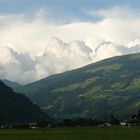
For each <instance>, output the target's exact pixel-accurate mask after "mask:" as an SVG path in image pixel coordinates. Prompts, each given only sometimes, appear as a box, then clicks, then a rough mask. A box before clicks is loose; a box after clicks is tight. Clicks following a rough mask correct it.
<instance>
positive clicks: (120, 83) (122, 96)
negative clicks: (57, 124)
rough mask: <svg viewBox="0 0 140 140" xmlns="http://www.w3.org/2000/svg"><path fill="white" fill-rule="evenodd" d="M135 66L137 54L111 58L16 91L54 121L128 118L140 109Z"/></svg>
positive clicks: (138, 75) (139, 75)
mask: <svg viewBox="0 0 140 140" xmlns="http://www.w3.org/2000/svg"><path fill="white" fill-rule="evenodd" d="M139 65H140V53H137V54H130V55H124V56H117V57H112V58H109V59H105V60H102V61H100V62H97V63H93V64H89V65H87V66H85V67H82V68H79V69H75V70H72V71H68V72H64V73H61V74H56V75H52V76H49V77H47V78H45V79H43V80H40V81H37V82H35V83H31V84H29V85H26V86H23V87H21V88H19V89H17V91H18V90H19V91H20V92H23V93H25V91H26V95H27V96H28V97H29V98H30V99H31V100H32V101H34V102H36V103H37V104H38V105H39V106H40V107H41V108H42V109H43V110H45V111H46V112H47V113H49V114H50V115H52V116H53V117H54V118H57V117H60V118H68V117H78V116H82V117H94V118H104V117H105V116H109V115H114V116H116V117H117V118H121V119H122V118H129V117H131V115H132V114H135V113H136V112H137V110H138V109H139V108H140V94H139V91H140V88H139V87H140V67H139ZM101 110H102V111H101Z"/></svg>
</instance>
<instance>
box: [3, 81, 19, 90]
mask: <svg viewBox="0 0 140 140" xmlns="http://www.w3.org/2000/svg"><path fill="white" fill-rule="evenodd" d="M1 81H2V82H3V83H4V84H6V85H7V86H9V87H10V88H12V89H14V88H17V87H20V86H21V85H20V84H18V83H16V82H13V81H9V80H7V79H2V80H1Z"/></svg>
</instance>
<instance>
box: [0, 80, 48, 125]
mask: <svg viewBox="0 0 140 140" xmlns="http://www.w3.org/2000/svg"><path fill="white" fill-rule="evenodd" d="M45 119H46V115H45V114H44V113H42V111H41V110H40V108H39V107H38V106H37V105H34V104H33V103H32V102H31V101H30V100H29V99H28V98H27V97H25V96H24V95H22V94H17V93H14V92H13V91H12V89H11V88H9V87H8V86H6V85H5V84H4V83H3V82H1V81H0V124H1V123H2V124H5V123H26V122H38V121H42V120H45Z"/></svg>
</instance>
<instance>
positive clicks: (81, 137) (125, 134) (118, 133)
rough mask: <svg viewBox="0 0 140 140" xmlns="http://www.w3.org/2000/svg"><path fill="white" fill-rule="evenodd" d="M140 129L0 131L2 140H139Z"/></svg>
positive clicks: (103, 128) (0, 139)
mask: <svg viewBox="0 0 140 140" xmlns="http://www.w3.org/2000/svg"><path fill="white" fill-rule="evenodd" d="M139 139H140V127H130V128H127V127H121V126H117V127H116V126H115V127H102V128H93V127H92V128H50V129H35V130H0V140H139Z"/></svg>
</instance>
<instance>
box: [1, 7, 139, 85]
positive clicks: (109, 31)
mask: <svg viewBox="0 0 140 140" xmlns="http://www.w3.org/2000/svg"><path fill="white" fill-rule="evenodd" d="M90 12H91V11H90ZM92 12H93V11H92ZM135 12H136V11H134V10H133V11H132V10H130V9H125V8H124V9H123V10H122V9H121V7H115V8H112V9H105V10H104V9H103V10H102V9H101V10H98V11H96V12H95V11H94V14H96V15H98V16H99V17H102V18H101V19H100V20H98V21H92V22H80V21H79V22H71V23H68V24H60V23H53V22H51V21H49V20H47V19H46V18H43V15H44V10H43V9H41V10H40V11H39V12H38V13H37V14H36V16H35V18H33V19H31V20H30V19H27V18H26V17H25V15H5V16H2V15H1V16H0V52H3V53H1V54H0V78H1V79H3V78H6V79H9V80H13V81H17V82H19V83H22V84H25V83H29V82H32V81H35V80H38V79H41V78H44V77H46V76H48V75H51V74H55V73H60V72H63V71H67V70H71V69H75V68H78V67H81V66H84V65H86V64H89V63H92V62H97V61H99V60H102V59H105V58H109V57H112V56H116V55H123V54H128V53H134V52H140V45H139V44H140V28H139V25H140V19H139V18H138V15H139V13H140V12H139V11H137V14H135ZM92 16H93V15H92ZM57 37H58V38H57Z"/></svg>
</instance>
